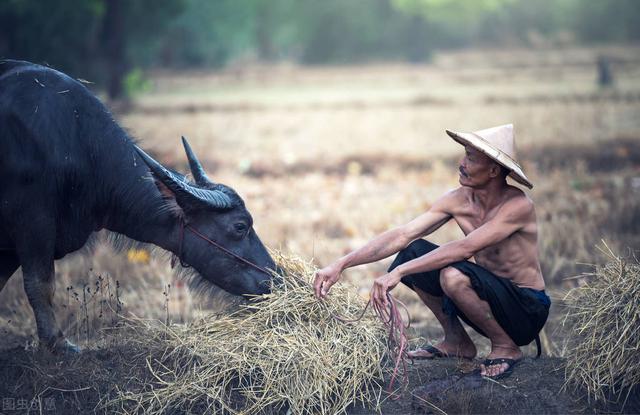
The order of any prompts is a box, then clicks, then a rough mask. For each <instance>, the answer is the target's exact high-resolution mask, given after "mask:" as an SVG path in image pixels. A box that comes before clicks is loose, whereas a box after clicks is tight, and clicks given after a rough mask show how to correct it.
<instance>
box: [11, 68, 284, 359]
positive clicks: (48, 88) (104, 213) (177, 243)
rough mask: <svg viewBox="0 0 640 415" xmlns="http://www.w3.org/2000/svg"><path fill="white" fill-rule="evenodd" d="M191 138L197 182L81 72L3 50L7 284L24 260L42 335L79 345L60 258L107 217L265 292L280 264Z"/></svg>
mask: <svg viewBox="0 0 640 415" xmlns="http://www.w3.org/2000/svg"><path fill="white" fill-rule="evenodd" d="M183 141H184V146H185V150H186V153H187V157H188V159H189V164H190V167H191V172H192V174H193V177H194V180H195V183H191V182H189V181H188V180H187V179H186V178H185V177H184V176H182V175H180V174H178V173H175V172H172V171H169V170H168V169H166V168H164V167H163V166H162V165H160V164H159V163H157V162H156V161H155V160H153V159H152V158H151V157H149V156H148V155H147V154H145V153H144V152H143V151H142V150H141V149H140V148H138V147H137V146H136V145H135V143H134V141H133V140H132V139H131V138H129V137H128V135H127V134H126V133H125V131H124V130H123V129H122V128H121V127H120V126H118V124H117V123H116V121H115V120H114V119H113V116H112V115H111V114H110V112H109V111H108V110H107V108H106V107H105V106H104V105H103V104H102V103H101V102H100V101H99V100H98V99H97V98H96V97H95V96H94V95H93V94H92V93H90V92H89V91H88V90H87V89H86V88H85V87H84V85H82V84H81V83H80V82H78V81H76V80H74V79H72V78H70V77H68V76H67V75H65V74H63V73H60V72H58V71H55V70H53V69H50V68H47V67H43V66H40V65H36V64H32V63H29V62H23V61H14V60H1V61H0V177H1V179H0V290H1V289H2V287H4V285H5V283H6V282H7V280H8V279H9V278H10V277H11V275H13V273H14V272H15V271H16V270H17V268H18V267H19V266H22V272H23V275H24V290H25V292H26V294H27V297H28V299H29V302H30V304H31V307H32V309H33V312H34V315H35V319H36V323H37V327H38V336H39V338H40V342H41V343H42V344H45V345H46V346H47V347H49V348H50V349H52V350H54V351H62V352H76V351H78V348H77V347H76V346H75V345H73V344H72V343H71V342H69V341H68V340H67V339H66V338H65V337H64V335H63V333H62V331H61V330H60V327H59V325H58V323H57V322H56V318H55V315H54V312H53V308H52V297H53V290H54V283H53V277H54V259H59V258H62V257H63V256H65V255H66V254H68V253H70V252H73V251H76V250H78V249H79V248H81V247H82V246H83V245H85V243H86V242H87V240H88V238H89V236H90V235H91V234H92V233H93V232H96V231H99V230H101V229H107V230H109V231H113V232H116V233H118V234H121V235H125V236H127V237H129V238H132V239H134V240H137V241H141V242H145V243H152V244H155V245H158V246H160V247H162V248H164V249H165V250H167V251H170V252H172V253H174V254H175V255H177V256H178V257H179V258H180V261H181V262H182V263H186V264H189V265H190V266H191V267H193V268H194V269H195V270H196V271H197V272H198V273H199V274H200V275H201V276H202V277H203V278H204V280H206V281H208V282H211V283H213V284H215V285H217V286H219V287H221V288H223V289H224V290H226V291H228V292H230V293H232V294H237V295H241V294H262V293H265V292H268V290H269V279H270V275H269V273H268V272H266V271H264V269H265V268H267V269H274V268H275V265H274V262H273V260H272V258H271V257H270V255H269V254H268V252H267V250H266V249H265V247H264V245H263V244H262V242H261V241H260V239H259V238H258V235H257V234H256V233H255V231H254V230H253V227H252V225H253V222H252V218H251V215H250V214H249V212H248V211H247V209H246V208H245V205H244V202H243V201H242V199H241V198H240V196H238V194H237V193H236V192H235V191H234V190H233V189H231V188H230V187H228V186H225V185H222V184H218V183H213V182H212V181H210V180H209V179H208V178H207V176H206V174H205V173H204V170H203V169H202V167H201V165H200V163H199V162H198V160H197V159H196V157H195V155H194V154H193V152H192V151H191V149H190V148H189V145H188V143H187V142H186V140H184V139H183ZM198 234H200V235H198ZM205 238H206V239H210V240H211V241H213V242H215V243H218V244H219V245H221V246H222V247H223V248H226V249H228V250H229V252H224V250H223V249H221V248H217V247H214V246H213V245H212V244H211V242H209V241H207V240H206V239H205ZM234 255H235V256H234Z"/></svg>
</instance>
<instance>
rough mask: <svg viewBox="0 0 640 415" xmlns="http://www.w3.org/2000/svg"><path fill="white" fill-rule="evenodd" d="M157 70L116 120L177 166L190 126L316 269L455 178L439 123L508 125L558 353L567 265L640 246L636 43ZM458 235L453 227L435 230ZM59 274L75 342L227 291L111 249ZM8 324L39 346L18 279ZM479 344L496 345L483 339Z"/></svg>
mask: <svg viewBox="0 0 640 415" xmlns="http://www.w3.org/2000/svg"><path fill="white" fill-rule="evenodd" d="M598 53H606V54H608V56H610V57H611V58H612V62H613V65H612V68H613V74H614V77H615V84H614V86H612V87H608V88H600V87H599V86H598V85H597V84H596V82H595V80H596V66H595V60H596V56H597V55H598ZM151 79H152V83H153V89H152V91H150V92H147V93H145V94H143V95H141V96H139V97H137V98H136V99H135V100H134V102H133V104H132V105H131V106H130V107H129V108H128V109H127V110H126V111H124V110H123V111H118V112H117V114H116V116H117V118H118V120H119V121H120V124H121V125H123V126H124V127H126V128H127V129H128V131H129V132H130V133H131V135H133V136H134V137H136V138H138V139H139V140H140V142H141V145H142V147H144V148H145V149H148V150H149V151H150V152H151V153H152V154H153V155H154V156H155V157H157V159H158V160H159V161H161V162H162V163H165V164H166V165H168V166H170V167H172V168H174V169H178V170H180V171H183V172H185V171H187V163H186V158H185V156H184V153H183V150H182V147H181V143H180V136H181V135H184V136H186V137H188V138H189V140H190V142H191V145H192V147H193V148H194V150H195V151H196V153H197V154H198V155H199V157H200V159H201V160H202V161H203V164H204V167H205V169H206V170H207V171H208V172H209V175H210V177H211V178H213V179H214V180H215V181H219V182H222V183H225V184H228V185H230V186H232V187H234V188H235V189H236V190H237V191H238V193H239V194H240V195H242V197H243V198H244V199H245V201H246V203H247V206H248V208H249V210H250V211H251V212H252V214H253V216H254V220H255V227H256V230H257V232H258V234H259V235H260V237H261V238H262V240H263V241H264V242H265V243H266V244H267V245H269V246H271V247H274V248H277V249H280V250H282V251H285V252H293V253H295V254H297V255H300V256H302V257H304V258H313V260H314V261H315V263H316V264H317V265H318V266H321V265H326V264H328V263H329V262H330V261H332V260H334V259H336V258H337V257H339V256H340V255H342V254H344V253H346V252H348V251H349V250H351V249H354V248H356V247H358V246H360V245H361V244H363V243H364V242H366V241H367V240H368V239H369V238H371V237H373V236H374V235H376V234H377V233H379V232H382V231H384V230H386V229H389V228H390V227H393V226H397V225H400V224H403V223H405V222H406V221H408V220H410V219H412V218H413V217H415V216H417V215H419V214H420V213H422V212H424V211H425V210H426V209H428V208H429V206H430V205H431V204H432V203H433V202H434V201H435V200H436V199H437V198H438V197H439V195H441V194H442V193H443V192H445V191H446V190H448V189H450V188H453V187H455V186H456V185H457V173H456V171H457V164H456V163H457V159H458V157H459V156H460V155H461V154H462V147H460V146H459V145H458V144H457V143H455V142H454V141H452V140H451V139H450V138H449V137H448V136H447V135H446V134H445V132H444V130H445V129H454V130H455V129H457V130H475V129H481V128H485V127H489V126H493V125H498V124H504V123H514V124H515V131H516V137H517V144H518V153H519V157H520V158H521V164H522V165H523V168H524V171H525V172H526V173H527V175H528V177H529V178H530V180H531V181H532V182H533V183H534V184H535V188H534V189H533V190H532V191H528V194H529V195H530V197H531V198H532V199H533V201H534V202H535V204H536V209H537V215H538V221H539V225H540V240H539V247H540V252H541V262H542V266H543V272H544V274H545V278H546V282H547V286H548V291H549V292H550V293H551V295H552V298H553V299H554V300H556V301H555V304H554V306H553V308H552V318H551V321H550V324H549V326H548V327H547V329H546V333H545V336H544V343H545V349H546V350H545V351H546V352H547V353H548V354H551V355H555V356H559V357H562V356H563V355H564V353H565V347H566V342H565V336H564V333H563V329H562V326H561V325H560V323H559V322H560V314H561V307H560V304H561V298H562V297H563V295H564V293H565V291H566V290H567V289H568V288H570V287H572V286H574V285H576V284H579V283H580V279H579V278H577V279H576V278H571V277H574V276H576V275H578V274H579V273H580V272H582V271H585V270H589V267H588V266H586V265H581V264H592V263H596V262H598V261H600V260H601V257H600V256H599V255H600V254H599V251H598V250H597V249H596V245H598V244H599V243H601V240H602V239H604V240H606V241H607V243H608V244H609V246H611V247H612V248H613V249H614V250H617V252H621V253H628V252H629V250H630V249H631V250H635V252H636V253H637V250H638V249H639V248H640V236H639V235H640V48H631V47H624V48H623V47H613V46H610V47H603V48H601V49H598V50H595V49H571V50H553V51H523V50H514V51H473V52H457V53H449V54H442V55H438V56H436V58H435V60H434V62H433V63H432V64H429V65H419V66H418V65H417V66H406V65H373V66H366V67H339V68H336V67H327V68H299V67H293V66H287V65H282V66H277V67H251V68H244V67H238V68H229V69H227V70H225V71H223V72H217V73H201V72H187V73H168V72H162V71H159V72H157V73H154V74H152V78H151ZM460 236H461V233H460V231H459V230H458V229H457V228H456V226H455V225H454V224H447V225H446V226H444V227H443V228H442V229H441V230H439V231H438V232H437V233H436V234H434V235H432V237H430V238H429V239H431V240H432V241H433V242H436V243H443V242H446V241H448V240H451V239H453V238H459V237H460ZM389 263H390V259H389V260H386V261H382V262H380V263H377V264H371V265H369V266H362V267H358V268H355V269H352V270H349V271H347V272H346V273H345V280H346V281H348V282H350V283H351V284H353V285H355V286H356V287H357V289H358V290H359V292H360V293H361V295H363V296H368V288H369V286H370V284H371V280H372V278H373V277H375V276H377V275H380V274H381V273H383V272H384V270H385V269H386V267H387V266H388V264H389ZM57 274H58V276H57V278H58V289H57V294H56V301H57V307H58V309H59V310H58V316H59V317H61V316H64V318H63V322H64V327H65V330H66V332H67V334H68V335H69V336H70V337H71V338H72V339H73V340H75V341H78V342H79V343H80V345H81V346H83V345H91V344H92V341H93V339H94V338H96V337H99V334H98V333H99V331H98V329H99V328H104V327H109V326H110V324H112V322H113V319H115V318H116V316H115V314H114V313H113V311H112V310H111V308H122V309H123V310H125V311H126V312H130V313H132V314H135V315H136V316H139V317H149V318H159V319H161V320H167V319H169V320H171V321H173V322H181V321H189V320H191V319H193V318H194V317H195V316H197V315H201V314H202V313H203V312H204V311H203V309H204V310H206V309H212V308H213V309H215V310H220V309H221V308H224V307H227V305H228V304H229V301H231V302H233V299H230V298H229V297H227V296H225V295H220V296H219V297H217V298H216V299H214V300H211V299H202V298H195V299H194V298H191V295H190V294H189V293H188V290H187V287H185V286H184V284H182V283H181V282H179V281H174V280H173V277H172V272H171V270H170V268H169V263H168V261H167V259H166V258H165V257H162V256H159V255H154V254H153V253H152V255H151V256H150V257H148V256H147V255H146V252H137V253H136V252H116V251H115V250H114V249H112V248H111V247H110V246H109V245H106V244H104V243H98V244H97V246H96V248H95V249H94V250H93V251H92V252H90V253H87V252H81V253H78V254H74V255H71V256H69V257H68V258H65V259H64V260H62V261H59V262H58V264H57ZM116 281H117V287H116ZM397 296H398V297H399V298H400V299H402V301H404V302H405V303H406V304H407V305H408V307H409V311H410V314H411V318H412V327H413V331H412V334H413V335H415V336H422V337H425V338H428V339H433V338H436V337H438V336H439V332H438V330H437V329H436V328H435V327H434V325H433V323H434V320H433V319H432V316H430V315H429V313H428V312H427V310H426V309H425V308H424V307H422V306H421V305H420V304H419V302H418V300H417V298H416V297H415V296H414V295H413V294H412V293H411V292H410V291H408V290H407V289H405V288H404V287H399V288H398V289H397ZM108 306H111V308H110V307H108ZM0 329H1V330H2V338H3V339H4V340H3V343H4V344H5V346H6V347H10V346H15V345H25V344H29V342H30V341H31V339H32V338H33V335H34V333H35V326H34V322H33V317H32V315H31V311H30V309H29V307H28V306H27V301H26V297H25V295H24V293H23V291H22V288H21V277H20V275H19V273H17V274H16V275H15V276H14V277H13V279H12V280H11V281H10V282H9V284H8V285H7V287H6V288H5V289H4V291H3V292H2V293H1V294H0ZM474 339H477V340H478V342H479V345H480V351H481V352H483V351H486V350H487V347H488V342H487V341H486V340H485V339H482V338H480V337H474ZM527 353H528V354H530V355H531V354H533V353H534V348H533V347H532V348H531V349H527Z"/></svg>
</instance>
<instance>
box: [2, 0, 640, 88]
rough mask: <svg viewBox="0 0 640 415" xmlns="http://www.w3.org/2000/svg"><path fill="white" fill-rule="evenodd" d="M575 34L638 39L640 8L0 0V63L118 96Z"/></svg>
mask: <svg viewBox="0 0 640 415" xmlns="http://www.w3.org/2000/svg"><path fill="white" fill-rule="evenodd" d="M567 32H571V33H572V34H573V38H575V39H577V40H579V41H583V42H586V43H596V42H607V41H615V42H621V41H622V42H630V41H637V40H638V39H639V38H640V6H639V4H638V0H597V1H593V0H536V1H530V0H241V1H238V0H163V1H154V0H135V1H125V0H84V1H77V0H49V1H46V2H45V1H41V0H0V56H3V57H11V58H18V59H28V60H32V61H35V62H40V63H43V62H47V63H49V64H51V65H53V66H55V67H57V68H59V69H61V70H63V71H66V72H69V73H71V74H76V75H77V76H81V77H83V78H88V79H92V80H96V81H98V82H99V83H101V84H102V85H106V86H107V90H108V92H109V95H110V96H111V97H112V98H116V97H119V96H121V95H122V94H123V93H126V91H125V89H126V88H125V89H123V87H122V85H123V82H124V80H125V79H127V74H134V75H135V76H131V77H130V78H129V81H127V85H129V86H128V88H131V85H134V84H135V85H142V84H143V83H144V82H143V77H142V75H141V73H142V72H141V71H140V69H141V68H147V67H153V66H162V67H176V68H183V67H209V68H217V67H221V66H223V65H226V64H228V63H229V62H231V61H234V60H236V61H238V60H240V61H247V60H260V61H279V60H292V61H297V62H302V63H309V64H318V63H330V64H333V63H358V62H371V61H380V60H402V61H410V62H420V61H424V60H426V59H428V58H429V54H430V52H431V50H433V49H436V48H440V49H442V48H452V47H464V46H474V45H478V44H490V45H513V44H520V45H527V44H535V43H536V42H537V40H536V39H538V40H540V39H541V42H538V43H540V44H545V41H546V39H547V38H550V37H553V36H556V35H559V34H565V33H567ZM565 38H567V37H566V36H565ZM134 81H135V82H134Z"/></svg>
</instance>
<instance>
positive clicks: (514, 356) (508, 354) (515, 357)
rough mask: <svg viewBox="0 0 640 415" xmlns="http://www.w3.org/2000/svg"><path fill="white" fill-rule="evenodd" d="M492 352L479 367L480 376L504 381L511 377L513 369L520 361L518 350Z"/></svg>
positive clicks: (520, 355)
mask: <svg viewBox="0 0 640 415" xmlns="http://www.w3.org/2000/svg"><path fill="white" fill-rule="evenodd" d="M498 350H499V351H496V350H492V351H491V353H489V355H488V356H487V359H486V360H485V361H484V362H482V364H481V365H480V374H481V375H482V376H484V377H487V378H490V379H495V380H497V379H504V378H506V377H508V376H510V375H511V373H512V372H513V368H514V367H515V366H516V365H517V364H518V363H519V362H520V361H521V360H522V357H523V354H522V352H521V351H520V348H516V349H498Z"/></svg>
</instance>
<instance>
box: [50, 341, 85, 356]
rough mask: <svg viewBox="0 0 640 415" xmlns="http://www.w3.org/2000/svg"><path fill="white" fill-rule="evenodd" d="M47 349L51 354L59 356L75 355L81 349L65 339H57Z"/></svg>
mask: <svg viewBox="0 0 640 415" xmlns="http://www.w3.org/2000/svg"><path fill="white" fill-rule="evenodd" d="M49 349H50V350H51V352H52V353H53V354H55V355H59V356H77V355H78V354H80V352H81V351H82V349H80V348H79V347H78V346H76V345H75V344H73V343H71V342H70V341H69V340H67V339H60V340H58V341H57V342H56V343H55V345H54V346H53V347H50V348H49Z"/></svg>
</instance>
